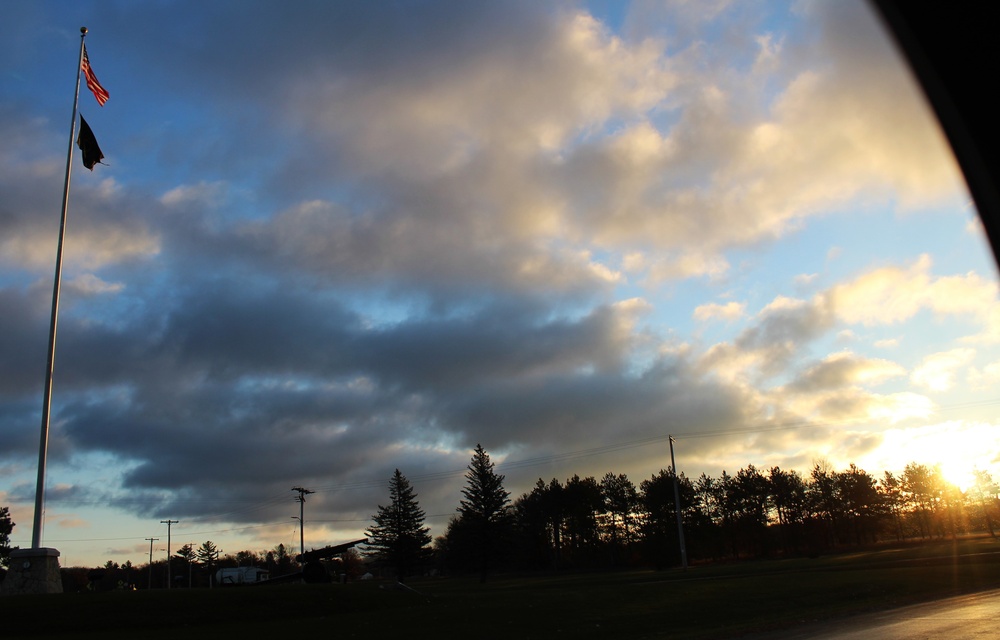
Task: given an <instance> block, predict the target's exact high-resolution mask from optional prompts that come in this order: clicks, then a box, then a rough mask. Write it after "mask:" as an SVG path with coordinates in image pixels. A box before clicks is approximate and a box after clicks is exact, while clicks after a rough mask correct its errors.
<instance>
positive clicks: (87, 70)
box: [81, 45, 109, 107]
mask: <svg viewBox="0 0 1000 640" xmlns="http://www.w3.org/2000/svg"><path fill="white" fill-rule="evenodd" d="M81 68H82V69H83V75H85V76H87V88H88V89H90V90H91V91H92V92H93V93H94V97H95V98H97V104H99V105H101V106H102V107H103V106H104V103H105V102H107V101H108V97H109V94H108V90H107V89H105V88H104V87H102V86H101V83H100V82H99V81H98V80H97V76H96V75H94V69H93V68H92V67H91V66H90V58H88V57H87V47H86V45H84V47H83V66H82V67H81Z"/></svg>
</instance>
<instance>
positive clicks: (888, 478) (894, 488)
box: [879, 471, 904, 541]
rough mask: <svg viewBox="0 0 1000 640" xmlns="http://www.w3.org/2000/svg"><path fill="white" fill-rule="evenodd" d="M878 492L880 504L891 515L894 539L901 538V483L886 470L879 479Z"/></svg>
mask: <svg viewBox="0 0 1000 640" xmlns="http://www.w3.org/2000/svg"><path fill="white" fill-rule="evenodd" d="M879 492H880V493H881V494H882V504H883V505H885V508H886V510H887V511H888V512H889V514H890V515H891V516H892V522H893V525H894V526H893V530H894V532H895V534H896V540H897V541H899V540H902V539H903V516H902V510H903V502H904V501H903V484H902V482H901V481H900V480H899V478H897V477H896V476H895V475H893V474H892V472H891V471H886V472H885V474H884V475H883V476H882V480H880V481H879Z"/></svg>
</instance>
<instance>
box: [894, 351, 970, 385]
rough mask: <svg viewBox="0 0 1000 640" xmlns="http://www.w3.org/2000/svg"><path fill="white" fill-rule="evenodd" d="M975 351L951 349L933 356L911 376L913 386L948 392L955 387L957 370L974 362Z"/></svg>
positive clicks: (926, 359)
mask: <svg viewBox="0 0 1000 640" xmlns="http://www.w3.org/2000/svg"><path fill="white" fill-rule="evenodd" d="M975 356H976V352H975V351H974V350H973V349H967V348H966V349H951V350H950V351H942V352H940V353H934V354H931V355H929V356H927V357H925V358H924V359H923V361H922V362H921V363H920V365H919V366H918V367H917V368H916V369H914V370H913V373H911V374H910V380H911V381H912V382H913V384H915V385H918V386H921V387H924V388H926V389H929V390H931V391H947V390H949V389H951V388H952V387H953V386H954V385H955V378H956V376H957V370H958V369H960V368H961V367H964V366H965V365H967V364H969V363H970V362H972V359H973V358H975Z"/></svg>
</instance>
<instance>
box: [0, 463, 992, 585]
mask: <svg viewBox="0 0 1000 640" xmlns="http://www.w3.org/2000/svg"><path fill="white" fill-rule="evenodd" d="M504 480H505V478H504V476H503V475H502V474H499V473H497V472H496V470H495V466H494V464H493V462H492V460H491V459H490V456H489V454H488V453H487V452H486V451H485V449H484V448H483V447H482V446H481V445H477V447H476V449H475V451H474V452H473V455H472V460H471V461H470V463H469V466H468V468H467V470H466V474H465V481H466V484H465V487H464V488H463V489H462V499H461V500H460V502H459V505H458V507H457V509H456V513H455V515H454V516H453V517H452V518H451V520H450V521H449V523H448V526H447V529H446V531H445V533H444V534H443V535H440V536H438V537H437V538H436V539H432V537H431V535H430V529H429V528H428V527H427V526H426V525H425V523H424V520H425V513H424V511H423V510H422V509H421V508H420V505H419V501H418V499H417V493H416V491H415V490H414V488H413V486H412V485H411V484H410V482H409V481H408V480H407V479H406V476H405V475H403V474H402V473H401V472H400V471H399V470H398V469H397V470H396V471H395V472H394V473H393V475H392V477H391V478H390V480H389V504H388V505H386V506H382V505H379V506H378V508H377V511H376V513H375V514H373V515H372V524H371V526H370V527H369V528H368V530H367V531H366V534H367V536H368V538H369V543H368V545H367V546H366V547H365V548H364V550H363V552H362V553H363V555H364V556H367V563H366V562H365V561H364V560H363V559H362V557H361V555H360V554H359V553H358V552H356V551H354V550H353V549H352V550H349V552H348V553H346V554H344V555H343V556H342V558H341V559H340V560H339V561H336V562H335V563H334V564H336V566H335V567H333V568H331V569H330V570H331V572H333V573H337V574H339V573H345V574H347V575H348V577H351V578H355V577H359V576H360V575H361V574H362V573H364V572H365V571H367V569H368V568H373V569H375V570H380V569H381V570H385V571H387V572H389V573H391V574H392V575H394V576H395V577H396V578H397V579H399V580H404V579H405V578H406V577H407V576H412V575H418V574H422V573H426V572H429V571H434V572H439V573H475V574H478V575H479V576H480V578H481V579H482V580H486V579H487V577H488V576H489V575H490V574H491V573H492V572H495V571H504V570H520V571H524V570H563V569H566V570H576V569H600V568H614V567H625V566H650V567H656V568H665V567H670V566H676V565H678V564H679V563H680V562H681V554H680V538H679V532H678V529H677V512H676V501H675V497H674V496H675V493H674V483H675V477H674V474H673V473H672V471H671V470H668V469H661V470H660V471H659V472H657V473H655V474H653V475H652V476H651V477H649V478H647V479H645V480H642V481H641V482H639V484H638V485H636V484H635V483H634V482H633V481H632V480H630V479H629V478H628V477H627V476H626V475H625V474H615V473H611V472H609V473H607V474H605V475H604V476H603V477H602V478H600V479H597V478H596V477H594V476H587V477H580V476H579V475H574V476H572V477H571V478H568V479H567V480H566V481H564V482H561V481H559V480H558V479H556V478H552V479H551V480H549V481H547V482H546V481H545V480H543V479H542V478H539V479H538V481H537V482H536V483H535V485H534V487H533V488H532V489H531V490H530V491H527V492H525V493H524V494H522V495H521V496H519V497H518V498H516V499H514V500H511V495H510V493H509V492H508V491H507V490H506V489H505V488H504ZM676 484H677V493H678V494H679V498H680V505H681V506H680V508H681V521H682V523H683V530H684V531H683V533H684V540H685V543H686V545H685V546H686V552H687V559H688V560H689V561H691V562H700V561H714V560H724V559H744V558H758V557H769V556H780V555H816V554H819V553H823V552H824V551H827V550H830V549H834V548H842V547H849V546H859V545H866V544H872V543H877V542H882V541H887V540H895V541H903V540H910V539H931V538H945V537H956V536H958V535H962V534H968V533H973V532H984V533H988V534H989V535H991V536H993V537H996V527H997V523H998V522H1000V488H998V486H997V483H996V482H994V480H993V478H992V477H991V476H990V475H989V474H988V473H986V472H985V471H979V470H976V471H974V482H973V483H972V485H971V486H970V487H969V488H968V489H967V490H965V491H963V490H961V489H960V488H959V487H957V486H955V485H954V484H951V483H949V482H947V481H946V480H945V478H944V477H943V475H942V474H941V471H940V469H939V468H938V467H933V466H927V465H922V464H917V463H911V464H908V465H907V466H906V467H905V469H904V470H903V472H902V473H900V474H898V475H896V474H893V473H891V472H884V473H883V475H882V476H881V477H880V478H876V477H875V476H873V475H871V474H869V473H868V472H867V471H865V470H863V469H860V468H858V467H857V466H856V465H854V464H851V465H849V466H848V468H847V469H846V470H842V471H837V470H835V469H833V468H832V467H831V466H830V465H829V464H827V463H822V462H821V463H817V464H815V465H814V466H813V468H812V469H811V470H810V472H809V474H808V475H803V474H801V473H800V472H798V471H794V470H792V471H787V470H783V469H781V468H780V467H777V466H775V467H771V468H770V469H767V470H762V469H758V468H756V467H755V466H754V465H748V466H747V467H745V468H742V469H740V470H738V471H737V472H736V473H735V474H730V473H728V472H727V471H723V472H722V474H721V475H720V476H718V477H713V476H709V475H706V474H702V475H701V476H699V477H698V478H696V479H692V478H689V477H687V476H686V475H684V474H683V473H681V474H679V476H677V478H676ZM13 526H14V524H13V522H11V520H10V515H9V511H8V509H7V508H6V507H3V508H0V566H6V565H7V561H8V555H9V552H10V550H11V549H10V542H9V540H10V537H9V536H10V533H11V531H12V529H13ZM170 563H171V564H170V572H169V573H170V574H171V575H172V577H173V582H174V586H211V584H212V583H211V580H212V574H213V572H214V571H215V570H216V569H219V568H224V567H240V566H256V567H261V568H265V569H267V570H268V571H269V572H270V575H271V577H280V576H282V575H285V574H289V573H293V572H295V571H297V570H298V569H299V567H298V566H297V564H296V563H295V562H294V560H293V556H292V555H291V554H289V552H288V551H287V549H286V548H285V546H284V545H283V544H279V545H278V546H277V547H275V548H274V549H271V550H268V551H263V552H254V551H249V550H243V551H239V552H237V553H235V554H227V555H224V556H223V555H222V554H221V551H220V550H219V549H218V548H217V547H216V545H215V544H214V543H213V542H212V541H210V540H209V541H206V542H204V543H203V544H202V545H201V546H200V547H198V548H194V547H192V545H184V546H182V547H181V548H180V549H179V550H178V551H177V552H176V553H175V554H174V555H173V556H172V557H171V558H170ZM103 569H104V570H105V573H103V574H101V575H100V576H97V574H95V573H94V572H93V570H91V572H90V573H88V574H87V580H89V581H91V582H93V581H94V580H95V579H98V580H100V581H102V582H108V583H109V584H122V583H125V584H135V585H137V586H139V587H145V586H146V585H147V583H148V584H149V585H150V586H155V587H162V586H164V585H165V584H166V575H167V573H168V572H167V562H166V561H164V560H158V561H154V562H152V563H150V564H149V565H144V566H138V567H135V566H132V564H131V563H130V562H129V563H126V565H118V564H116V563H113V562H109V563H108V564H107V565H106V566H105V567H104V568H103ZM81 571H82V572H87V570H85V569H84V570H81ZM81 575H82V574H81ZM95 576H97V577H96V578H95ZM78 581H80V582H81V583H82V582H83V581H84V579H83V578H82V577H80V578H79V579H78Z"/></svg>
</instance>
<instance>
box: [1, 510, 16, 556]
mask: <svg viewBox="0 0 1000 640" xmlns="http://www.w3.org/2000/svg"><path fill="white" fill-rule="evenodd" d="M12 531H14V522H13V521H12V520H11V519H10V509H9V508H7V507H0V567H6V566H8V565H9V564H10V552H11V551H12V549H11V548H10V534H11V532H12Z"/></svg>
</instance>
